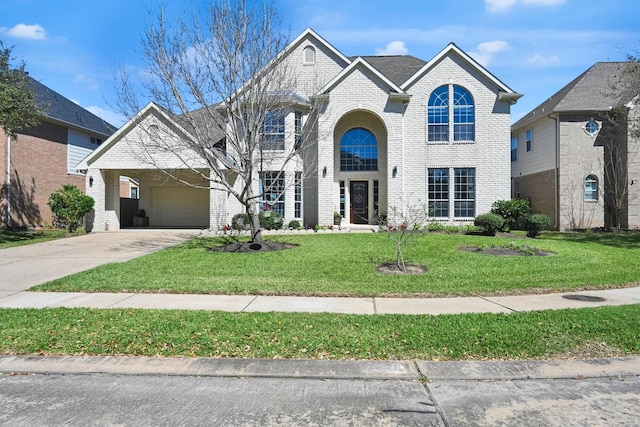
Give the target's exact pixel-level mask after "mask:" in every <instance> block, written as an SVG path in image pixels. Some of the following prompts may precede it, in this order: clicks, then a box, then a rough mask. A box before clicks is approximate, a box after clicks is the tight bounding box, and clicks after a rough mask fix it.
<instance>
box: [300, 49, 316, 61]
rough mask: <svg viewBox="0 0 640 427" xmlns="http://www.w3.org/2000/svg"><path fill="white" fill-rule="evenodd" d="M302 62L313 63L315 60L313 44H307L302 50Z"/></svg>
mask: <svg viewBox="0 0 640 427" xmlns="http://www.w3.org/2000/svg"><path fill="white" fill-rule="evenodd" d="M302 62H303V63H305V64H315V62H316V50H315V49H314V48H313V46H307V47H305V48H304V50H303V51H302Z"/></svg>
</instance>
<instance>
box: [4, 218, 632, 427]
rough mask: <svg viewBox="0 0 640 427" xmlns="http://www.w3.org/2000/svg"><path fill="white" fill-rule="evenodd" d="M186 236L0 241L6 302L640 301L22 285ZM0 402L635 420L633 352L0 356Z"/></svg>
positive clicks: (335, 417)
mask: <svg viewBox="0 0 640 427" xmlns="http://www.w3.org/2000/svg"><path fill="white" fill-rule="evenodd" d="M194 234H197V232H196V231H191V230H174V231H159V230H148V231H128V232H112V233H95V234H90V235H86V236H81V237H76V238H71V239H64V240H58V241H54V242H47V243H42V244H37V245H29V246H23V247H18V248H9V249H2V250H0V308H10V307H13V308H21V307H34V308H45V307H62V306H64V307H94V308H115V307H119V308H125V307H127V308H169V309H173V308H180V309H199V310H226V311H245V312H253V311H309V312H320V311H328V312H335V313H358V314H382V313H405V314H444V313H460V312H495V313H498V312H513V311H523V310H544V309H559V308H579V307H594V306H598V305H620V304H640V287H635V288H626V289H610V290H602V291H584V292H571V293H558V294H550V295H530V296H505V297H481V298H480V297H479V298H438V299H435V298H425V299H418V298H416V299H413V298H412V299H402V298H353V299H352V298H306V297H268V296H228V295H220V296H213V295H198V296H189V295H148V294H147V295H145V294H104V293H99V294H82V293H51V292H46V293H45V292H29V291H28V289H29V288H31V287H32V286H35V285H37V284H40V283H43V282H45V281H47V280H51V279H54V278H58V277H64V276H66V275H68V274H73V273H76V272H79V271H82V270H85V269H89V268H93V267H95V266H97V265H100V264H103V263H106V262H122V261H125V260H128V259H131V258H133V257H136V256H140V255H144V254H146V253H150V252H152V251H155V250H158V249H162V248H164V247H168V246H171V245H175V244H178V243H180V242H182V241H184V240H186V239H188V238H189V237H190V236H192V235H194ZM568 295H572V296H573V297H576V296H578V300H574V299H567V298H566V297H567V296H568ZM0 328H1V324H0ZM0 339H2V336H1V334H0ZM0 403H1V405H0V408H1V409H0V425H12V426H15V425H29V426H31V425H62V424H64V425H87V424H93V425H186V424H189V425H233V426H236V425H251V426H253V425H261V426H262V425H265V426H270V425H283V426H298V425H337V426H341V425H353V426H360V425H362V426H365V425H366V426H370V425H385V426H386V425H406V426H410V425H437V426H481V425H487V426H494V425H504V426H514V425H515V426H573V425H575V426H600V425H602V426H611V425H621V426H625V425H629V426H636V425H639V424H640V423H639V422H638V419H640V358H639V357H630V358H611V359H598V360H584V361H580V360H565V361H557V360H550V361H498V362H496V361H487V362H439V361H317V360H247V359H190V358H146V357H62V356H61V357H55V356H34V355H29V356H20V355H3V356H0Z"/></svg>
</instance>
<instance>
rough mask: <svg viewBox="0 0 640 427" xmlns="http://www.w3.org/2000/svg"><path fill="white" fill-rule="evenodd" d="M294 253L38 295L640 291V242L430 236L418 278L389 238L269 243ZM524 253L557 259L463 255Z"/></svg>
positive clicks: (195, 250) (186, 247)
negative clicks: (403, 267) (514, 249)
mask: <svg viewBox="0 0 640 427" xmlns="http://www.w3.org/2000/svg"><path fill="white" fill-rule="evenodd" d="M268 238H269V239H272V240H277V241H280V242H288V243H293V244H296V245H297V246H296V247H295V248H293V249H289V250H284V251H277V252H266V253H250V254H247V253H224V252H212V251H209V250H207V249H208V248H210V247H212V246H216V245H222V244H224V243H225V241H224V240H223V239H222V238H194V239H192V240H190V241H188V242H186V243H185V244H183V245H180V246H177V247H174V248H170V249H166V250H163V251H160V252H157V253H154V254H150V255H147V256H144V257H141V258H137V259H134V260H131V261H128V262H125V263H118V264H108V265H105V266H102V267H98V268H95V269H93V270H90V271H87V272H83V273H80V274H76V275H73V276H69V277H65V278H63V279H59V280H55V281H53V282H49V283H47V284H44V285H41V286H38V287H37V288H35V289H36V290H42V291H83V292H99V291H100V292H164V293H205V294H245V293H248V294H277V295H340V296H381V295H403V296H455V295H461V296H462V295H487V294H517V293H534V292H549V291H567V290H578V289H596V288H608V287H623V286H629V285H631V284H636V283H638V282H640V263H638V262H637V260H638V259H640V233H589V234H586V233H583V234H578V233H544V234H543V235H542V236H541V237H540V238H537V239H522V238H518V237H507V238H504V237H503V238H500V237H486V236H468V235H460V234H436V233H431V234H427V235H425V236H424V237H422V238H421V239H420V240H419V241H417V242H413V243H412V244H411V245H409V246H406V248H405V249H404V255H405V259H406V261H407V262H408V263H416V264H422V265H424V266H426V267H427V268H428V271H427V272H426V273H424V274H420V275H388V274H381V273H378V272H377V271H376V266H378V265H379V264H381V263H385V262H393V261H394V260H395V247H394V245H393V243H392V242H391V241H390V240H389V239H388V237H387V236H386V234H384V233H380V234H375V233H370V234H314V235H305V234H300V235H282V236H268ZM512 242H515V243H516V244H517V245H519V244H521V242H522V244H524V243H526V244H527V245H529V246H535V247H536V248H537V249H540V250H544V251H550V252H553V253H555V255H552V256H545V257H539V256H526V257H525V256H492V255H481V254H478V253H471V252H466V251H462V250H460V249H459V248H460V247H461V246H470V245H471V246H474V245H475V246H479V247H488V246H491V245H504V246H508V245H510V244H511V243H512Z"/></svg>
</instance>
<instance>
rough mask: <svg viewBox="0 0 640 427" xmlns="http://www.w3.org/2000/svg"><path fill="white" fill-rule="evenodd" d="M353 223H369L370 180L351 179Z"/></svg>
mask: <svg viewBox="0 0 640 427" xmlns="http://www.w3.org/2000/svg"><path fill="white" fill-rule="evenodd" d="M349 189H350V191H349V193H350V195H351V197H350V202H351V203H350V205H351V209H350V210H349V222H350V223H351V224H368V223H369V181H351V182H350V183H349Z"/></svg>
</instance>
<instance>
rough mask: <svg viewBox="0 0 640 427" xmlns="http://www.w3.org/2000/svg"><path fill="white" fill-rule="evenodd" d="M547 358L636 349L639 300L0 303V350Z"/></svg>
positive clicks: (616, 353) (303, 356) (626, 352)
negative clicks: (228, 306) (420, 305)
mask: <svg viewBox="0 0 640 427" xmlns="http://www.w3.org/2000/svg"><path fill="white" fill-rule="evenodd" d="M17 353H18V354H43V355H44V354H46V355H52V354H65V355H140V356H143V355H144V356H173V357H176V356H186V357H236V358H245V357H249V358H297V359H333V360H341V359H382V360H392V359H423V360H434V359H441V360H481V359H542V358H545V359H549V358H571V357H582V358H585V357H607V356H627V355H637V354H640V305H630V306H619V307H599V308H588V309H574V310H555V311H553V310H550V311H539V312H520V313H512V314H465V315H442V316H413V315H411V316H410V315H375V316H359V315H336V314H308V313H224V312H206V311H170V310H131V309H129V310H124V309H106V310H98V309H81V308H75V309H67V308H55V309H42V310H35V309H5V310H0V354H17Z"/></svg>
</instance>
